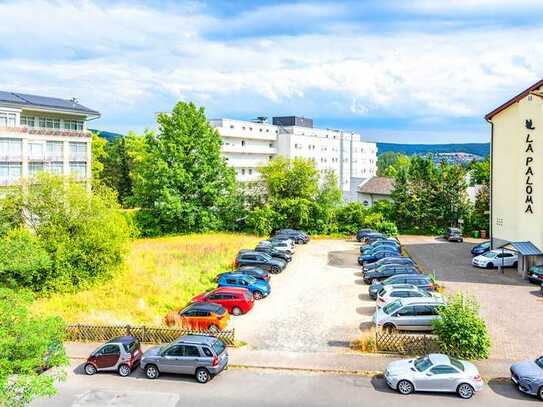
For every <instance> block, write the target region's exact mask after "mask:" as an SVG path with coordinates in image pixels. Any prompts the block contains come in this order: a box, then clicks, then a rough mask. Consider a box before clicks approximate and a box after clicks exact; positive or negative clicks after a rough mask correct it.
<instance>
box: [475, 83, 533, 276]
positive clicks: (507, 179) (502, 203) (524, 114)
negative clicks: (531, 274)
mask: <svg viewBox="0 0 543 407" xmlns="http://www.w3.org/2000/svg"><path fill="white" fill-rule="evenodd" d="M542 91H543V80H541V81H539V82H537V83H536V84H534V85H533V86H531V87H530V88H528V89H526V90H525V91H523V92H521V93H520V94H518V95H517V96H515V97H514V98H512V99H510V100H509V101H507V102H506V103H504V104H503V105H501V106H500V107H498V108H497V109H495V110H493V111H492V112H490V113H489V114H487V115H486V116H485V118H486V120H487V121H488V122H489V123H490V124H491V129H492V136H491V174H492V175H491V197H490V200H491V211H490V212H491V214H490V216H491V223H490V235H491V238H492V243H493V247H494V248H498V247H507V248H511V249H513V250H516V251H517V252H518V253H519V265H518V267H519V273H521V274H522V275H524V276H525V273H526V271H527V269H528V268H529V267H530V266H531V265H534V264H541V263H543V257H542V254H543V253H542V250H543V92H542Z"/></svg>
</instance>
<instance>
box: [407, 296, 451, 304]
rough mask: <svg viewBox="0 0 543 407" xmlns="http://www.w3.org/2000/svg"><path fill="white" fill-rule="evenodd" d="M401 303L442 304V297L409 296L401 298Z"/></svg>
mask: <svg viewBox="0 0 543 407" xmlns="http://www.w3.org/2000/svg"><path fill="white" fill-rule="evenodd" d="M401 301H402V305H435V304H443V303H444V301H443V298H442V297H410V298H402V300H401Z"/></svg>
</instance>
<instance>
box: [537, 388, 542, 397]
mask: <svg viewBox="0 0 543 407" xmlns="http://www.w3.org/2000/svg"><path fill="white" fill-rule="evenodd" d="M537 397H539V400H543V386H541V387H540V388H539V390H537Z"/></svg>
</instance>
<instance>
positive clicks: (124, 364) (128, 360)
mask: <svg viewBox="0 0 543 407" xmlns="http://www.w3.org/2000/svg"><path fill="white" fill-rule="evenodd" d="M142 355H143V352H142V351H141V345H140V343H139V341H138V339H137V338H136V337H135V336H131V335H129V336H118V337H116V338H113V339H110V340H109V341H107V342H106V343H104V344H103V345H101V346H99V347H98V348H96V350H94V352H92V353H91V354H90V356H89V357H88V358H87V362H86V363H85V367H84V368H83V370H84V371H85V373H86V374H88V375H93V374H95V373H96V372H100V371H117V372H118V373H119V375H120V376H123V377H126V376H128V375H130V373H131V372H132V370H133V369H134V368H135V367H137V366H138V364H139V363H140V361H141V358H142Z"/></svg>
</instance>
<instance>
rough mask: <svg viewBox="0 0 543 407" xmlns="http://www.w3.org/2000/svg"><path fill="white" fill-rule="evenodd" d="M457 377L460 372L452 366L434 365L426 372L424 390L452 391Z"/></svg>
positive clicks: (454, 389)
mask: <svg viewBox="0 0 543 407" xmlns="http://www.w3.org/2000/svg"><path fill="white" fill-rule="evenodd" d="M459 377H460V372H458V370H456V369H455V368H454V367H452V366H448V365H437V366H434V367H432V368H431V369H429V370H428V373H427V374H426V380H425V381H426V384H425V387H426V390H429V391H446V392H454V391H456V385H457V382H458V379H459Z"/></svg>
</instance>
